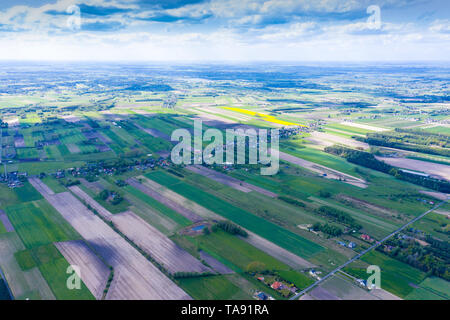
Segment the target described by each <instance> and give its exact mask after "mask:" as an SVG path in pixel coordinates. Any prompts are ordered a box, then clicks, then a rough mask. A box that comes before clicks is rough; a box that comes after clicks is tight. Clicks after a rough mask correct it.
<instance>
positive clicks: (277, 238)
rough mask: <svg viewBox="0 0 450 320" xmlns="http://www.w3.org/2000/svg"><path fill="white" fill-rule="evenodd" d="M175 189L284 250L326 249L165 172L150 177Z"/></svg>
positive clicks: (303, 252)
mask: <svg viewBox="0 0 450 320" xmlns="http://www.w3.org/2000/svg"><path fill="white" fill-rule="evenodd" d="M147 176H148V177H149V178H150V179H152V180H155V181H156V182H158V183H161V184H162V185H165V186H167V187H168V188H170V189H171V190H173V191H175V192H177V193H179V194H181V195H182V196H185V197H187V198H189V199H192V200H194V201H196V202H197V203H198V204H200V205H202V206H204V207H206V208H208V209H210V210H212V211H214V212H216V213H218V214H220V215H222V216H223V217H225V218H227V219H230V220H232V221H234V222H236V223H238V224H239V225H242V226H243V227H244V228H247V229H249V230H251V231H254V232H255V233H257V234H259V235H261V236H263V237H264V238H266V239H268V240H270V241H273V242H274V243H276V244H278V245H280V246H281V247H283V248H285V249H287V250H289V251H291V252H293V253H296V254H298V255H300V256H303V257H310V256H312V255H314V254H316V253H318V252H320V251H321V250H322V247H321V246H319V245H317V244H315V243H313V242H311V241H308V240H306V239H304V238H302V237H300V236H299V235H296V234H294V233H292V232H289V231H287V230H285V229H283V228H281V227H279V226H277V225H274V224H272V223H270V222H267V221H266V220H263V219H261V218H259V217H257V216H255V215H253V214H251V213H248V212H246V211H244V210H241V209H239V208H237V207H235V206H233V205H230V204H229V203H227V202H225V201H223V200H221V199H218V198H216V197H214V196H212V195H210V194H208V193H205V192H202V191H200V190H198V189H197V188H195V187H193V186H190V185H188V184H186V183H184V182H181V181H179V180H178V179H176V178H172V177H170V176H169V175H168V174H165V173H163V172H155V173H151V174H148V175H147Z"/></svg>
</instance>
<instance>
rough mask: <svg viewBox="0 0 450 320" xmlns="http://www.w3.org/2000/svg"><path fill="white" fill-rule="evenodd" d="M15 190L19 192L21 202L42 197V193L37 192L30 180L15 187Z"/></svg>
mask: <svg viewBox="0 0 450 320" xmlns="http://www.w3.org/2000/svg"><path fill="white" fill-rule="evenodd" d="M14 192H15V193H16V194H17V197H18V198H19V200H20V201H21V202H28V201H35V200H39V199H42V195H41V194H40V193H39V192H37V191H36V189H35V188H33V186H32V185H31V184H30V183H29V182H25V183H24V184H23V186H22V187H19V188H15V189H14Z"/></svg>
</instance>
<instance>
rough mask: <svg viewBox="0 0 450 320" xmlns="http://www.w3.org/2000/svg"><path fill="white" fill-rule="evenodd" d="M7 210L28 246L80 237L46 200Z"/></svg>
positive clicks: (15, 227)
mask: <svg viewBox="0 0 450 320" xmlns="http://www.w3.org/2000/svg"><path fill="white" fill-rule="evenodd" d="M5 211H6V213H7V215H8V217H9V219H10V221H11V223H12V225H13V226H14V229H15V230H16V232H17V234H18V235H19V236H20V238H21V239H22V241H23V243H24V244H25V246H26V247H27V248H32V247H35V246H41V245H45V244H49V243H53V242H59V241H69V240H74V239H80V237H79V235H78V234H77V233H76V232H75V230H73V229H72V227H71V226H70V225H69V224H68V223H67V222H66V220H64V218H62V217H61V215H60V214H59V213H58V212H56V210H55V209H54V208H53V207H52V206H51V205H50V204H49V203H48V202H47V201H46V200H38V201H34V202H28V203H22V204H19V205H15V206H10V207H7V208H6V209H5Z"/></svg>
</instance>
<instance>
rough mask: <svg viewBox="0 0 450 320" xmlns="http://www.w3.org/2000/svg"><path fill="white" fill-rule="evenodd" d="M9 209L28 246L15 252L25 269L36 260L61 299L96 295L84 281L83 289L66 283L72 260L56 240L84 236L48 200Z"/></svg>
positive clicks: (14, 224) (87, 297)
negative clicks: (58, 245) (68, 268)
mask: <svg viewBox="0 0 450 320" xmlns="http://www.w3.org/2000/svg"><path fill="white" fill-rule="evenodd" d="M5 211H6V213H7V215H8V217H9V219H10V221H11V223H12V224H13V226H14V228H15V231H16V232H17V234H18V235H19V237H20V239H21V240H22V242H23V244H24V245H25V247H26V248H27V251H20V252H19V253H17V254H16V255H15V256H16V259H17V261H18V263H19V265H20V266H21V268H22V269H27V268H32V267H33V260H34V262H35V263H36V265H37V266H38V268H39V270H40V271H41V273H42V275H43V276H44V278H45V280H46V281H47V283H48V284H49V286H50V288H51V290H52V291H53V294H54V295H55V296H56V297H57V298H58V299H93V298H94V297H93V296H92V294H91V293H90V291H89V290H88V289H87V288H86V286H85V285H84V284H83V285H82V288H81V290H69V289H68V288H67V287H66V280H67V277H68V275H67V273H66V270H67V267H68V266H69V263H68V262H67V261H66V260H65V259H64V257H63V256H62V255H61V254H60V253H59V251H58V250H57V249H56V247H55V246H54V245H53V243H54V242H60V241H70V240H78V239H81V237H80V236H79V235H78V233H77V232H76V231H75V230H74V229H73V228H72V227H71V226H70V225H69V224H68V223H67V222H66V220H64V218H63V217H61V215H60V214H59V213H58V212H57V211H56V210H55V209H54V208H53V207H52V206H51V205H50V204H49V203H48V202H47V201H46V200H38V201H34V202H28V203H23V204H19V205H15V206H10V207H7V208H6V210H5ZM26 252H28V253H26Z"/></svg>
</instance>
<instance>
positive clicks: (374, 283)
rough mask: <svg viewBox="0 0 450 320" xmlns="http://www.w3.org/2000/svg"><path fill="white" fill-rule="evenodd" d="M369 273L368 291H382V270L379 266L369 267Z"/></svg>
mask: <svg viewBox="0 0 450 320" xmlns="http://www.w3.org/2000/svg"><path fill="white" fill-rule="evenodd" d="M367 273H368V274H370V276H369V278H367V283H366V286H367V289H369V290H372V289H381V269H380V267H379V266H377V265H371V266H368V267H367Z"/></svg>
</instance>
